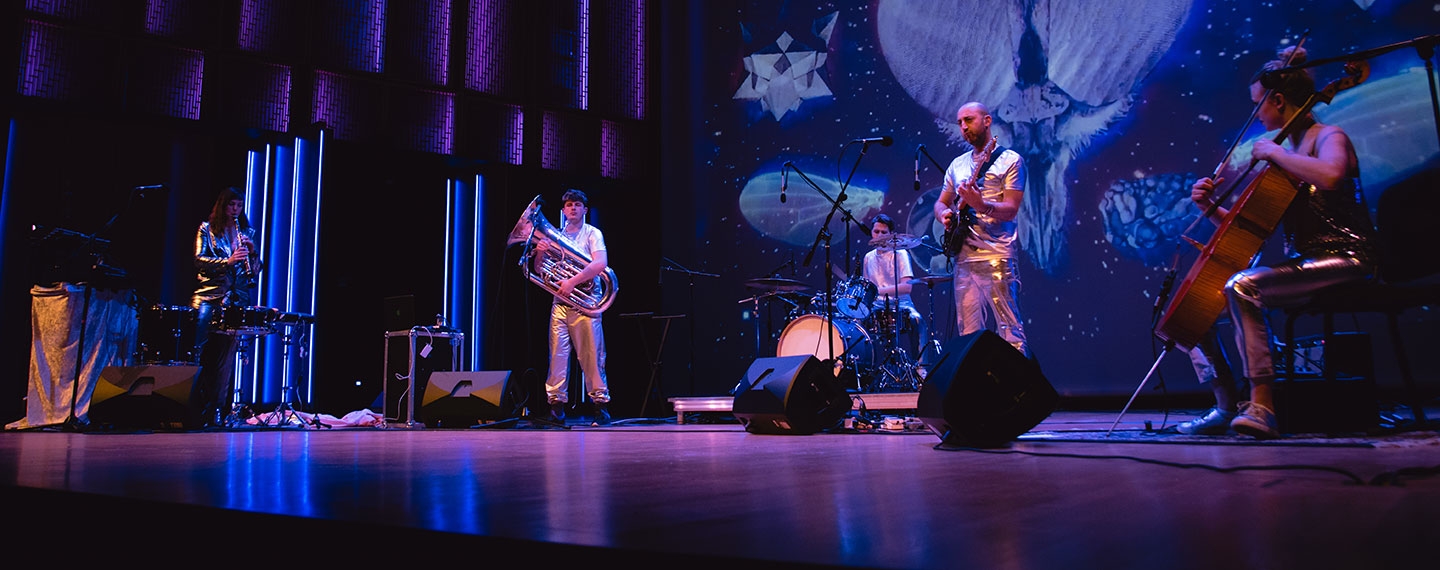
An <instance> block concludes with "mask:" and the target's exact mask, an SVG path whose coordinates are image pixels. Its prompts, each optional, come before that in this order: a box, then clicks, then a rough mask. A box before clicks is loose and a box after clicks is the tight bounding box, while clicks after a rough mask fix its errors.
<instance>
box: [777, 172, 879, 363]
mask: <svg viewBox="0 0 1440 570" xmlns="http://www.w3.org/2000/svg"><path fill="white" fill-rule="evenodd" d="M857 164H858V163H857ZM788 168H791V169H793V170H795V173H796V174H798V175H800V179H801V180H804V181H805V183H806V184H808V185H809V186H810V187H811V188H814V189H815V191H816V192H819V193H820V195H821V196H824V197H825V200H826V201H828V202H830V213H829V214H826V215H825V223H824V224H822V225H821V226H820V231H819V232H818V233H816V234H815V241H814V242H813V243H811V244H810V251H809V253H806V254H805V260H804V261H802V262H800V265H802V266H805V267H810V260H811V259H812V258H814V257H815V248H817V247H819V246H820V244H821V243H824V244H825V290H824V292H823V293H822V294H823V295H824V296H825V313H824V315H822V316H821V319H823V320H824V322H825V327H826V329H827V330H829V328H830V327H831V326H832V324H831V321H832V319H833V315H831V314H830V313H831V312H832V305H833V303H834V300H833V299H831V298H830V297H831V295H830V289H831V288H832V287H833V286H834V279H835V278H834V277H833V275H832V274H831V269H832V268H833V266H832V265H831V262H830V237H831V236H830V220H831V219H833V218H834V217H835V212H837V211H839V212H844V213H845V220H847V221H855V216H854V214H851V213H850V210H847V209H845V207H844V206H841V205H840V203H841V202H844V201H845V187H844V186H843V185H842V186H841V187H840V194H839V196H838V197H836V198H833V199H832V198H831V197H830V195H829V194H826V193H825V191H824V190H821V189H820V186H819V185H817V184H815V181H814V180H811V179H810V177H809V176H806V175H805V173H804V172H802V171H801V170H800V168H799V167H797V166H795V165H793V164H792V165H790V166H789V167H788ZM852 173H853V171H852ZM846 182H847V183H848V182H849V181H848V180H847V181H846ZM855 223H856V224H857V225H859V224H860V222H858V221H856V222H855ZM845 227H846V233H847V235H848V233H849V228H850V226H849V225H848V224H847V225H846V226H845ZM861 227H864V226H861ZM846 247H847V248H848V247H849V244H848V243H847V244H846ZM825 336H826V339H827V341H828V344H829V353H828V354H829V355H830V358H829V362H830V363H831V364H832V365H833V364H834V360H835V335H833V334H827V335H825Z"/></svg>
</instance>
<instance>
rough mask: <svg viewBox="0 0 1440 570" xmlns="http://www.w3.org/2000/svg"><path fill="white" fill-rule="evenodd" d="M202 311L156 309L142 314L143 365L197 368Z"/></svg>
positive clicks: (139, 357)
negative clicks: (197, 327)
mask: <svg viewBox="0 0 1440 570" xmlns="http://www.w3.org/2000/svg"><path fill="white" fill-rule="evenodd" d="M198 314H199V311H198V310H196V309H195V308H193V307H181V306H174V305H152V306H149V307H145V309H144V310H142V311H141V312H140V343H139V345H138V346H137V347H136V350H135V358H136V359H137V360H139V361H140V363H141V364H156V365H171V364H195V363H196V362H198V360H199V359H197V358H196V356H195V333H196V325H197V324H198V322H199V321H198V316H197V315H198Z"/></svg>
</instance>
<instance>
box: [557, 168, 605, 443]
mask: <svg viewBox="0 0 1440 570" xmlns="http://www.w3.org/2000/svg"><path fill="white" fill-rule="evenodd" d="M560 201H561V206H560V218H561V219H560V234H561V235H562V238H563V239H565V240H566V241H567V242H569V244H568V245H570V246H571V247H573V248H574V249H575V250H576V251H579V252H581V253H584V254H585V255H587V256H589V257H590V262H589V263H588V264H586V265H585V267H584V269H582V270H580V271H579V272H578V273H576V274H575V275H573V276H571V277H569V278H567V279H564V280H562V281H560V282H559V283H558V285H557V287H558V291H556V296H557V298H556V299H555V300H554V301H553V302H552V304H551V306H550V367H549V372H548V374H547V376H546V378H545V399H546V401H547V402H548V403H549V404H550V419H551V420H554V421H556V422H561V423H563V422H564V421H565V406H566V404H567V402H568V401H569V392H568V386H569V375H570V354H571V351H574V353H575V356H576V358H577V359H578V360H579V361H580V369H581V370H582V371H583V372H584V374H585V393H586V394H587V395H588V396H590V400H591V401H592V402H594V404H595V422H596V423H600V424H607V423H609V422H610V412H609V410H608V409H607V408H608V405H609V403H610V389H609V387H608V386H607V385H606V383H605V333H604V330H603V329H602V327H601V326H600V315H595V316H593V317H592V316H589V315H586V314H585V313H584V312H582V311H581V310H579V309H577V308H575V307H572V306H570V305H568V304H566V303H564V302H562V301H560V300H559V298H558V297H560V296H565V297H568V296H569V295H570V293H571V292H573V291H574V290H575V288H576V287H578V286H581V285H582V284H584V283H587V282H589V281H590V280H592V279H594V278H595V277H596V276H598V275H600V274H601V273H603V272H604V271H605V268H606V266H607V265H608V263H609V258H608V256H607V255H606V253H605V236H604V234H602V233H601V232H600V229H599V228H596V227H595V226H592V225H590V224H588V223H585V214H586V213H587V212H589V202H590V200H589V198H587V197H586V196H585V193H584V192H581V191H579V190H574V189H572V190H568V191H566V192H565V194H564V195H563V196H561V197H560ZM541 247H545V245H544V244H543V242H542V245H541Z"/></svg>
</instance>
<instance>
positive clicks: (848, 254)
mask: <svg viewBox="0 0 1440 570" xmlns="http://www.w3.org/2000/svg"><path fill="white" fill-rule="evenodd" d="M886 140H887V141H888V140H889V139H888V137H887V139H886ZM852 144H855V141H853V140H852V141H850V142H847V143H845V146H843V147H841V148H840V158H843V157H844V156H845V149H847V148H850V145H852ZM882 144H884V145H885V146H889V144H890V143H888V142H885V143H882ZM867 150H870V141H869V140H862V141H861V143H860V156H857V157H855V163H854V164H851V165H850V174H848V175H846V176H845V181H844V182H842V183H841V184H840V194H839V196H838V197H837V198H836V200H837V202H844V201H845V198H846V195H845V190H846V189H848V188H850V179H851V178H854V177H855V171H856V170H857V169H859V168H860V161H862V160H865V151H867ZM840 158H836V159H835V170H836V174H839V170H840ZM792 168H793V166H792ZM796 172H799V170H798V169H797V170H796ZM837 206H838V204H837ZM843 211H844V212H845V219H846V220H850V221H854V222H855V224H856V225H858V226H860V232H861V235H868V234H869V233H870V228H868V227H865V224H863V223H861V222H860V221H859V220H856V219H855V217H854V216H853V215H851V214H850V211H849V210H843ZM830 215H832V216H833V215H835V210H830ZM826 223H827V224H828V223H829V219H828V218H827V219H826ZM852 243H853V240H851V239H850V224H845V263H847V264H848V263H850V262H851V261H852V260H855V261H857V262H858V261H859V260H858V259H857V258H856V256H855V255H854V253H853V252H852V251H851V245H852ZM826 255H827V256H828V255H829V248H828V244H827V248H826ZM857 265H858V263H857ZM825 272H826V275H827V280H828V275H829V272H830V267H829V260H828V259H827V260H826V267H825ZM851 277H854V275H851ZM827 285H828V283H827Z"/></svg>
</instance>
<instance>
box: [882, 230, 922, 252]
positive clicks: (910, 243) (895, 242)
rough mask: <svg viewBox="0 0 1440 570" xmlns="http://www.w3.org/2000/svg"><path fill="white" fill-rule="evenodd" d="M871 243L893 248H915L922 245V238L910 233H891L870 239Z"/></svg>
mask: <svg viewBox="0 0 1440 570" xmlns="http://www.w3.org/2000/svg"><path fill="white" fill-rule="evenodd" d="M870 245H872V246H875V247H888V248H892V249H915V248H917V247H920V238H918V237H915V236H912V235H910V234H890V235H888V236H885V237H882V238H875V239H872V240H870Z"/></svg>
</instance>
